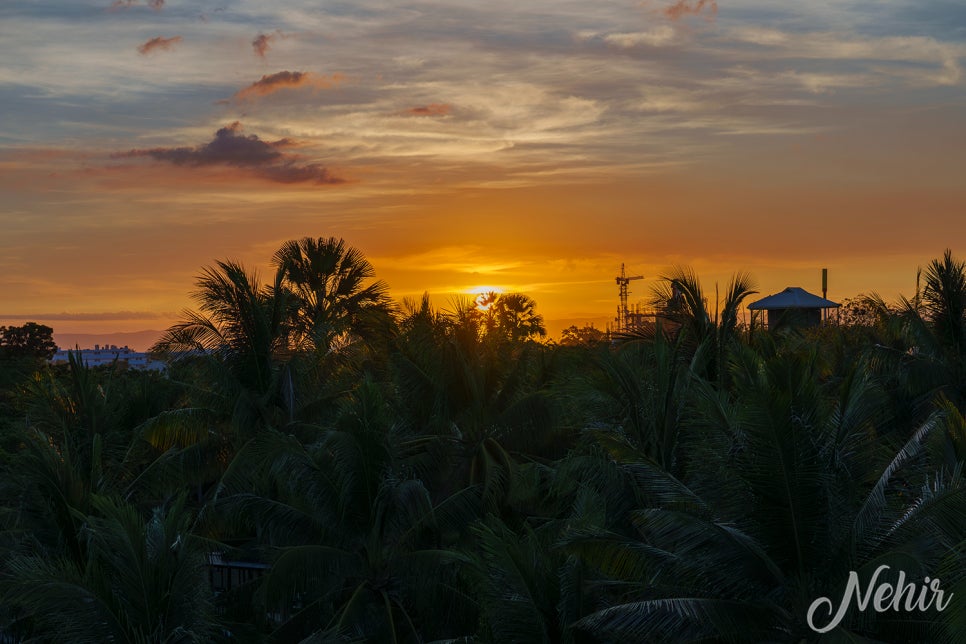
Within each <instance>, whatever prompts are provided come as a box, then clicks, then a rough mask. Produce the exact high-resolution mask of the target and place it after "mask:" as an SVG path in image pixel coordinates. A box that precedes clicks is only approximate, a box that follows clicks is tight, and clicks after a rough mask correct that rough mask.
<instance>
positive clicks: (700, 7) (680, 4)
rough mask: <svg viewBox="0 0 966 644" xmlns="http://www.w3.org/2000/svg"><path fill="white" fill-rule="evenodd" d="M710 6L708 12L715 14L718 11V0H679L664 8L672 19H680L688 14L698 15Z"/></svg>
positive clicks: (666, 14)
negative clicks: (693, 0)
mask: <svg viewBox="0 0 966 644" xmlns="http://www.w3.org/2000/svg"><path fill="white" fill-rule="evenodd" d="M705 7H707V8H708V13H709V14H710V15H711V16H714V15H715V14H717V13H718V2H717V0H698V1H697V2H691V0H678V1H677V2H675V3H674V4H672V5H671V6H670V7H667V8H666V9H665V10H664V15H665V16H667V17H668V18H670V19H671V20H678V19H679V18H683V17H684V16H687V15H695V16H696V15H698V14H700V13H702V12H703V11H704V8H705Z"/></svg>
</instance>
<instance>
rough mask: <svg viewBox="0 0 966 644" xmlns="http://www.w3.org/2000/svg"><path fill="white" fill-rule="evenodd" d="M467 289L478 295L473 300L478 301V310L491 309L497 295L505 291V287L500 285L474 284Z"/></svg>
mask: <svg viewBox="0 0 966 644" xmlns="http://www.w3.org/2000/svg"><path fill="white" fill-rule="evenodd" d="M467 291H468V292H469V293H470V294H471V295H476V297H475V298H474V300H473V301H474V302H475V303H476V310H477V311H489V310H490V307H491V306H493V303H494V302H496V298H497V296H499V295H500V294H501V293H503V289H502V288H500V287H499V286H474V287H473V288H472V289H467Z"/></svg>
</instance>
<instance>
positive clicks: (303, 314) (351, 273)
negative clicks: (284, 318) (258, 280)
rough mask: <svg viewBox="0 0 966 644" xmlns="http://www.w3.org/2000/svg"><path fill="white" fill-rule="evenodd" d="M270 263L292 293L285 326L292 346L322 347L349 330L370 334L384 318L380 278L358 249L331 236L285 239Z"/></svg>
mask: <svg viewBox="0 0 966 644" xmlns="http://www.w3.org/2000/svg"><path fill="white" fill-rule="evenodd" d="M272 263H273V264H274V266H275V267H276V268H277V269H278V273H279V276H280V278H281V284H282V285H283V286H284V287H285V288H286V289H287V290H288V291H289V292H291V293H292V294H293V296H294V302H293V310H292V312H291V316H292V317H291V326H292V331H293V340H294V341H295V344H296V346H299V347H302V348H306V349H314V350H316V351H320V352H326V351H329V350H330V349H333V348H338V347H339V346H341V345H343V344H345V343H346V342H348V341H350V339H351V336H353V335H355V336H358V337H362V338H365V339H372V338H373V337H374V336H375V335H376V333H377V332H378V331H379V329H381V328H385V326H386V325H387V322H388V319H389V312H390V309H391V307H390V300H389V298H388V295H387V292H388V287H387V286H386V284H385V282H382V281H372V278H373V277H374V276H375V270H374V269H373V268H372V265H371V264H370V263H369V261H368V260H366V258H365V256H363V254H362V253H361V252H360V251H359V250H357V249H355V248H352V247H349V246H346V243H345V241H343V240H342V239H337V238H335V237H329V238H323V237H319V238H314V237H303V238H301V239H297V240H291V241H287V242H285V243H284V244H282V246H281V247H280V248H279V249H278V250H277V251H276V252H275V255H274V256H273V257H272Z"/></svg>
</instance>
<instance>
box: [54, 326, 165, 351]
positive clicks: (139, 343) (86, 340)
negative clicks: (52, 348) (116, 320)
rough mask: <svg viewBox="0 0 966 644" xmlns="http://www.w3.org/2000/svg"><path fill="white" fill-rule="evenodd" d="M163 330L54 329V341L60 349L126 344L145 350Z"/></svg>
mask: <svg viewBox="0 0 966 644" xmlns="http://www.w3.org/2000/svg"><path fill="white" fill-rule="evenodd" d="M162 333H164V331H155V330H153V329H152V330H146V331H126V332H118V333H58V332H57V331H54V342H56V343H57V346H58V347H59V348H61V349H74V348H78V349H93V348H94V345H95V344H98V345H100V346H105V345H111V344H113V345H117V346H119V347H123V346H125V345H126V346H128V347H130V348H132V349H134V350H135V351H147V350H148V349H149V348H150V347H151V345H152V344H154V343H155V342H157V340H158V338H160V337H161V334H162Z"/></svg>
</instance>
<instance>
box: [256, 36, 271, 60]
mask: <svg viewBox="0 0 966 644" xmlns="http://www.w3.org/2000/svg"><path fill="white" fill-rule="evenodd" d="M276 35H277V34H258V36H256V37H255V40H253V41H252V49H254V50H255V54H256V55H257V56H259V57H261V58H265V53H266V52H267V51H268V50H269V49H270V47H269V46H268V43H269V42H270V41H271V40H272V38H274V37H275V36H276Z"/></svg>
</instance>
